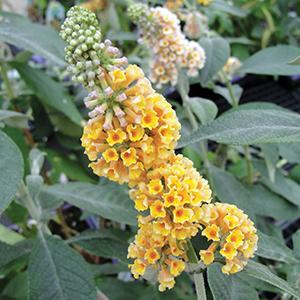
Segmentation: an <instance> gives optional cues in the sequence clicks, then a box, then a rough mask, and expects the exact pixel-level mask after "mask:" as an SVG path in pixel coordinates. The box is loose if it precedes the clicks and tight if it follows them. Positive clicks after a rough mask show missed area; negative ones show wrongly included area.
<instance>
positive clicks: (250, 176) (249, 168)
mask: <svg viewBox="0 0 300 300" xmlns="http://www.w3.org/2000/svg"><path fill="white" fill-rule="evenodd" d="M244 152H245V159H246V164H247V174H248V175H247V182H248V184H249V185H251V184H252V181H253V166H252V162H251V154H250V151H249V146H248V145H246V146H244Z"/></svg>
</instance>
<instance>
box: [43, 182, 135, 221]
mask: <svg viewBox="0 0 300 300" xmlns="http://www.w3.org/2000/svg"><path fill="white" fill-rule="evenodd" d="M43 192H44V193H45V194H47V195H48V196H52V197H54V198H56V199H60V200H64V201H67V202H69V203H71V204H73V205H76V206H78V207H80V208H82V209H84V210H87V211H89V212H91V213H96V214H99V215H100V216H102V217H103V218H108V219H111V220H114V221H117V222H120V223H125V224H129V225H135V224H136V211H135V209H134V207H133V202H132V201H131V200H130V199H129V197H128V192H127V191H126V190H125V189H124V188H123V187H122V186H119V185H117V184H114V183H108V184H105V185H94V184H89V183H82V182H77V183H75V182H72V183H67V184H57V185H53V186H49V187H48V188H45V189H44V191H43Z"/></svg>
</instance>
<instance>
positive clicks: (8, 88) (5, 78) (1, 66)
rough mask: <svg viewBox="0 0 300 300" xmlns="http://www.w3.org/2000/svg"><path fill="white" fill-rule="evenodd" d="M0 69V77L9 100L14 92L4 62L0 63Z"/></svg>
mask: <svg viewBox="0 0 300 300" xmlns="http://www.w3.org/2000/svg"><path fill="white" fill-rule="evenodd" d="M0 69H1V77H2V79H3V82H4V86H5V88H6V92H7V97H8V99H9V100H11V99H14V98H15V93H14V90H13V88H12V86H11V84H10V81H9V79H8V76H7V68H6V65H5V63H4V62H1V63H0Z"/></svg>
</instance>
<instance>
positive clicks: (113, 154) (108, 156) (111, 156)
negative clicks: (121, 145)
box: [102, 148, 119, 163]
mask: <svg viewBox="0 0 300 300" xmlns="http://www.w3.org/2000/svg"><path fill="white" fill-rule="evenodd" d="M102 155H103V158H104V159H105V161H106V162H108V163H109V162H111V161H117V160H118V159H119V154H118V152H117V151H116V149H114V148H109V149H107V150H105V151H104V152H103V154H102Z"/></svg>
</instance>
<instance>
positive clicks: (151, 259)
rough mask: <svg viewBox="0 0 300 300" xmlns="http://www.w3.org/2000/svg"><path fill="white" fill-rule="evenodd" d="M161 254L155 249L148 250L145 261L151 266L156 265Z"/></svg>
mask: <svg viewBox="0 0 300 300" xmlns="http://www.w3.org/2000/svg"><path fill="white" fill-rule="evenodd" d="M159 258H160V256H159V253H158V252H157V251H156V250H155V249H151V248H150V249H148V250H147V251H146V253H145V259H146V260H147V261H148V263H149V264H151V265H152V264H154V263H155V262H156V261H157V260H159Z"/></svg>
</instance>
